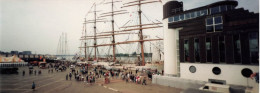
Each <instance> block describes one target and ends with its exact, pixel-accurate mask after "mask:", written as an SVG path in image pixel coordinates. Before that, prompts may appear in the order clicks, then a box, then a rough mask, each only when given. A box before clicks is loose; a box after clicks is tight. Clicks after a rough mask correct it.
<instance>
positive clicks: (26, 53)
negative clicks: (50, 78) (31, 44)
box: [23, 51, 32, 55]
mask: <svg viewBox="0 0 260 93" xmlns="http://www.w3.org/2000/svg"><path fill="white" fill-rule="evenodd" d="M23 54H24V55H31V54H32V52H31V51H23Z"/></svg>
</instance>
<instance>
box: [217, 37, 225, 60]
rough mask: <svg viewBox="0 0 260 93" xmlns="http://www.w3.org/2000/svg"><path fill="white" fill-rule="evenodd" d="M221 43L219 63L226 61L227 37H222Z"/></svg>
mask: <svg viewBox="0 0 260 93" xmlns="http://www.w3.org/2000/svg"><path fill="white" fill-rule="evenodd" d="M218 40H219V42H218V45H219V61H220V62H225V59H226V53H225V52H226V50H225V37H224V36H220V37H219V38H218Z"/></svg>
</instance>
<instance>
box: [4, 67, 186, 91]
mask: <svg viewBox="0 0 260 93" xmlns="http://www.w3.org/2000/svg"><path fill="white" fill-rule="evenodd" d="M23 70H25V72H26V73H25V76H23V75H22V71H23ZM34 70H37V71H38V70H39V68H38V67H34ZM41 71H42V74H38V73H37V74H36V75H34V73H33V74H31V75H29V69H28V67H20V68H19V74H12V75H6V74H0V93H180V92H181V91H182V89H177V88H172V87H167V86H161V85H155V84H151V80H147V85H141V84H135V83H133V82H128V83H126V82H125V81H123V80H122V79H120V78H114V79H111V81H110V83H109V84H104V79H103V78H99V79H97V80H96V83H94V84H91V85H90V84H87V83H86V82H84V81H76V80H75V79H74V76H72V79H71V80H66V74H68V73H69V72H70V69H67V70H66V71H63V72H60V71H59V72H56V71H55V70H54V71H53V73H51V72H50V73H48V69H41ZM33 81H34V82H35V84H36V90H35V91H33V90H32V89H31V88H32V82H33Z"/></svg>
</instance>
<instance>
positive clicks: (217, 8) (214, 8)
mask: <svg viewBox="0 0 260 93" xmlns="http://www.w3.org/2000/svg"><path fill="white" fill-rule="evenodd" d="M219 12H220V9H219V6H217V7H213V8H210V14H216V13H219Z"/></svg>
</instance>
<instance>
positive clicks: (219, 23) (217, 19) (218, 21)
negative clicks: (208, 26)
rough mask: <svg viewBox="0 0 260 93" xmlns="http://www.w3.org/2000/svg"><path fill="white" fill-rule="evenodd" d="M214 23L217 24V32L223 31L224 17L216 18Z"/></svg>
mask: <svg viewBox="0 0 260 93" xmlns="http://www.w3.org/2000/svg"><path fill="white" fill-rule="evenodd" d="M214 22H215V24H214V25H215V31H222V30H223V25H222V24H223V22H222V17H221V16H218V17H214Z"/></svg>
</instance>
